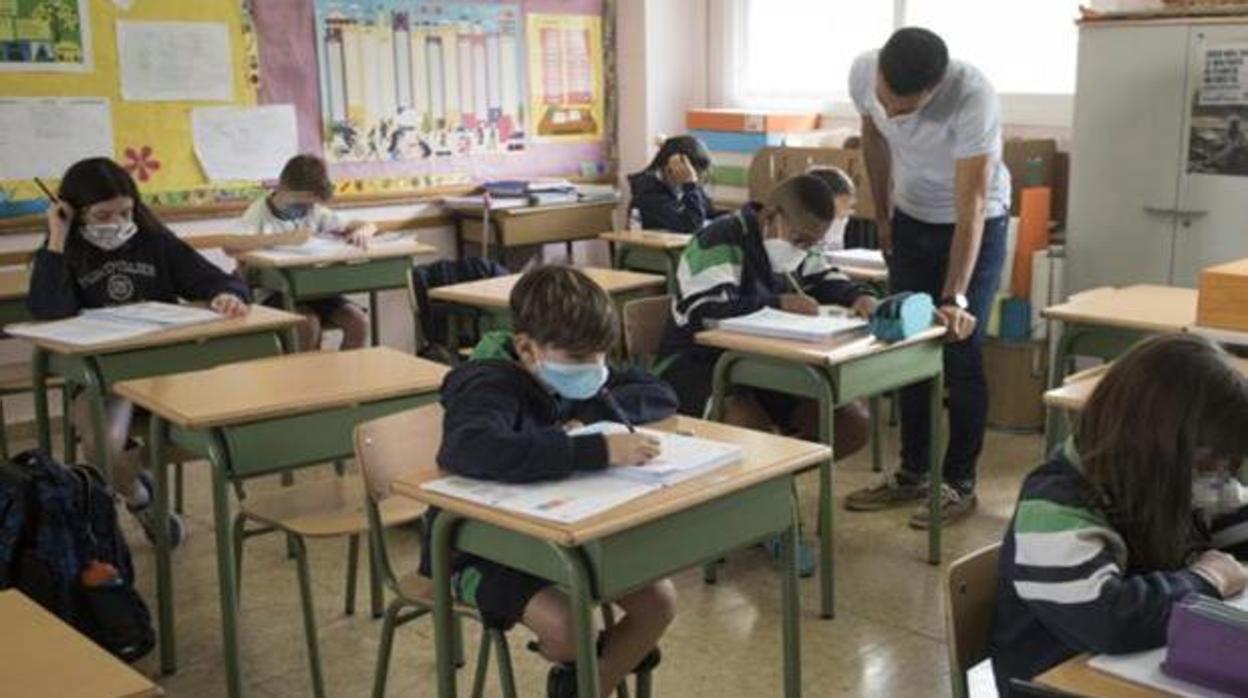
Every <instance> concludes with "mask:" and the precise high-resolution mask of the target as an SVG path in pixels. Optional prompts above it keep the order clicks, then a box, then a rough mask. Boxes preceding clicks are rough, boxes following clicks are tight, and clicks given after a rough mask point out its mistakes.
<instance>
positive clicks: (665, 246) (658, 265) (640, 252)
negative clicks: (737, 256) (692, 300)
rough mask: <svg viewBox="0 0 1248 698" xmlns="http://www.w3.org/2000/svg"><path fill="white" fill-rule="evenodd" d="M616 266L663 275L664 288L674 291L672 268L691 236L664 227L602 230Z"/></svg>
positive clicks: (678, 264) (677, 266) (676, 264)
mask: <svg viewBox="0 0 1248 698" xmlns="http://www.w3.org/2000/svg"><path fill="white" fill-rule="evenodd" d="M598 239H599V240H605V241H606V242H607V245H608V246H609V247H610V248H611V263H612V264H613V265H614V266H615V268H616V269H628V270H631V271H648V272H654V273H656V274H663V275H664V276H666V277H667V292H668V293H676V270H677V269H679V268H680V256H681V255H682V254H684V253H685V248H686V247H688V246H689V241H690V240H692V239H693V236H692V235H690V234H688V233H672V232H668V231H666V230H620V231H615V232H610V233H602V234H600V235H599V236H598Z"/></svg>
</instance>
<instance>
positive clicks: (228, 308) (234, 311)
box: [208, 293, 251, 317]
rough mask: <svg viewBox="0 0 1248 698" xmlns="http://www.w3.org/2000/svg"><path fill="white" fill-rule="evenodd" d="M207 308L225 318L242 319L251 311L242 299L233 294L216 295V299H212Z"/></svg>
mask: <svg viewBox="0 0 1248 698" xmlns="http://www.w3.org/2000/svg"><path fill="white" fill-rule="evenodd" d="M208 307H210V308H212V311H213V312H215V313H220V314H221V315H224V316H226V317H242V316H244V315H246V314H247V313H248V312H249V311H250V310H251V306H249V305H247V304H246V303H244V302H243V299H241V298H239V297H238V296H236V295H234V294H233V293H219V294H217V297H216V298H213V299H212V303H210V304H209V306H208Z"/></svg>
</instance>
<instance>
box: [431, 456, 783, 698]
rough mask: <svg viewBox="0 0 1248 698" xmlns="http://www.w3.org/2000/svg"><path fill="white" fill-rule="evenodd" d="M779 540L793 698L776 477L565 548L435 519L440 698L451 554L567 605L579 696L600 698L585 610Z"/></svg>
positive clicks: (449, 631)
mask: <svg viewBox="0 0 1248 698" xmlns="http://www.w3.org/2000/svg"><path fill="white" fill-rule="evenodd" d="M776 534H780V535H781V537H782V546H781V547H782V548H783V552H782V560H781V562H782V565H781V567H782V571H781V581H782V583H781V596H782V612H783V633H782V640H783V651H784V695H785V696H786V697H788V698H796V696H799V695H801V652H800V649H801V647H800V645H801V637H800V626H799V616H800V603H801V602H800V598H799V594H798V588H797V566H796V558H797V503H796V501H795V500H794V497H793V476H792V475H784V476H781V477H777V478H774V479H772V480H768V481H765V482H762V483H758V484H755V485H753V486H751V487H748V488H745V489H742V490H740V491H737V492H734V493H731V494H728V495H725V496H723V497H720V498H718V499H714V500H711V501H708V502H705V503H703V504H700V505H697V506H694V507H691V508H689V509H686V510H684V511H680V512H677V513H674V514H671V515H669V516H666V517H663V518H660V519H657V520H655V521H651V522H649V523H645V524H642V525H639V526H637V527H635V528H631V529H628V530H625V531H621V532H619V533H615V534H612V535H609V536H607V537H605V538H602V539H599V540H593V541H589V542H586V543H584V544H582V545H579V546H575V547H564V546H561V545H557V544H555V543H552V542H549V541H544V540H540V539H538V538H534V537H531V536H527V535H525V534H523V533H518V532H515V531H512V530H509V529H506V528H502V527H499V526H495V525H491V524H487V523H484V522H481V521H478V520H475V519H469V518H464V517H462V516H460V515H457V514H455V513H452V512H449V511H445V510H444V511H442V512H441V514H439V516H438V517H437V519H436V520H435V523H434V528H433V539H432V545H433V549H432V554H433V581H434V600H435V602H434V612H433V613H434V639H435V648H436V653H437V667H438V695H439V696H441V698H453V697H454V696H455V695H456V689H455V666H454V657H455V648H454V644H455V641H454V634H455V633H454V621H453V618H452V612H451V610H452V603H453V599H452V598H451V587H450V573H451V566H450V561H451V555H452V552H453V551H463V552H467V553H472V554H474V555H478V556H481V557H484V558H487V559H491V560H495V561H498V562H500V563H502V564H505V565H507V566H509V567H514V568H516V569H519V570H523V571H524V572H527V573H529V574H532V575H535V576H538V577H541V578H543V579H548V580H550V581H552V582H554V583H555V584H556V585H558V586H559V587H560V588H561V589H563V590H564V591H565V592H566V593H567V594H568V598H569V599H570V601H571V605H572V621H573V630H574V633H575V637H576V640H575V641H576V648H577V661H576V667H577V694H578V695H581V696H597V695H599V687H598V656H597V651H596V648H595V638H594V625H593V617H592V612H593V609H594V608H595V607H596V606H598V605H600V604H602V603H603V602H604V601H607V600H610V599H615V598H619V597H620V596H622V595H624V594H626V593H628V592H629V591H631V590H633V589H637V588H639V587H641V586H643V585H646V584H649V583H651V582H653V581H655V580H658V579H662V578H664V577H667V576H669V575H671V574H672V573H675V572H679V571H681V570H684V569H688V568H690V567H694V566H696V565H698V564H700V563H704V562H706V561H709V560H713V559H715V558H717V557H719V556H721V555H723V554H725V553H727V552H729V551H731V550H735V549H738V548H740V547H743V546H746V545H751V544H754V543H757V542H759V541H761V540H763V539H764V538H767V537H769V536H773V535H776Z"/></svg>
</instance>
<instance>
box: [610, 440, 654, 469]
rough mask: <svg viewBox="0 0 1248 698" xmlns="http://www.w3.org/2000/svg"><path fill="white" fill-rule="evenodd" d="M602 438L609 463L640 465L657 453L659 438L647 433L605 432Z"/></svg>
mask: <svg viewBox="0 0 1248 698" xmlns="http://www.w3.org/2000/svg"><path fill="white" fill-rule="evenodd" d="M604 438H606V440H607V461H608V462H609V463H611V465H641V464H643V463H645V462H646V461H648V460H651V459H653V458H654V457H655V456H657V455H659V440H658V439H656V438H654V437H653V436H650V435H649V434H637V433H628V434H607V435H606V437H604Z"/></svg>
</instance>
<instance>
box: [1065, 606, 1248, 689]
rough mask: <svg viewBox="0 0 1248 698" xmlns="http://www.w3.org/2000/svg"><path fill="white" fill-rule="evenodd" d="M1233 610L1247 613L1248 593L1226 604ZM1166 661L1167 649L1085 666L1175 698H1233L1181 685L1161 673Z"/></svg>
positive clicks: (1104, 658) (1094, 661) (1105, 657)
mask: <svg viewBox="0 0 1248 698" xmlns="http://www.w3.org/2000/svg"><path fill="white" fill-rule="evenodd" d="M1226 603H1227V604H1228V605H1230V606H1233V607H1235V608H1238V609H1241V610H1244V611H1248V593H1245V594H1240V595H1239V596H1237V597H1236V598H1234V599H1231V600H1229V601H1227V602H1226ZM1165 659H1166V648H1165V647H1159V648H1157V649H1155V650H1149V651H1147V652H1133V653H1131V654H1116V655H1109V654H1101V655H1097V656H1095V657H1093V658H1092V659H1091V660H1089V661H1088V666H1090V667H1092V668H1093V669H1096V670H1097V671H1103V672H1105V673H1107V674H1112V675H1113V676H1117V677H1118V678H1121V679H1125V680H1127V681H1130V682H1132V683H1137V684H1141V685H1143V686H1148V687H1150V688H1156V689H1159V690H1162V691H1165V692H1166V693H1169V694H1172V695H1176V696H1185V697H1187V696H1190V697H1191V698H1232V697H1231V696H1230V695H1229V694H1226V693H1218V692H1216V691H1212V690H1210V689H1208V688H1205V687H1203V686H1198V685H1196V684H1194V683H1188V682H1187V681H1180V680H1179V679H1176V678H1173V677H1171V676H1169V675H1167V674H1166V673H1165V672H1163V671H1162V670H1161V663H1162V662H1163V661H1165Z"/></svg>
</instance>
